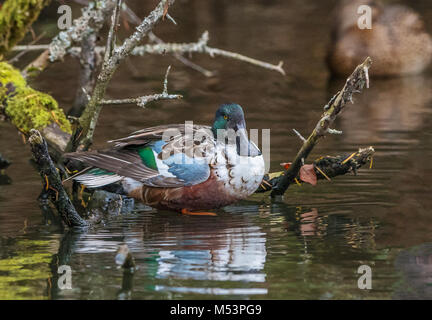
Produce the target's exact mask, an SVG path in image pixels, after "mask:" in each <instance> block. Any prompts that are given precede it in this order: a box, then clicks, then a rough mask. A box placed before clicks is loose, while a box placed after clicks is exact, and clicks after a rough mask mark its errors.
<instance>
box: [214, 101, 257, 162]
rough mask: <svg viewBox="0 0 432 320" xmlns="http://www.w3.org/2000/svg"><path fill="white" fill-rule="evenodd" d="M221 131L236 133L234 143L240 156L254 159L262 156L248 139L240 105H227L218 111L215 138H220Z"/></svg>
mask: <svg viewBox="0 0 432 320" xmlns="http://www.w3.org/2000/svg"><path fill="white" fill-rule="evenodd" d="M219 130H222V131H232V132H234V134H235V137H234V138H235V140H234V139H233V140H232V141H235V143H236V144H237V153H238V154H239V155H242V156H252V157H254V156H258V155H261V152H260V150H259V149H258V148H257V147H256V146H255V144H254V143H252V142H250V141H249V139H248V135H247V132H246V121H245V118H244V112H243V109H242V107H240V106H239V105H238V104H236V103H225V104H222V105H221V106H220V107H219V109H218V110H217V111H216V115H215V119H214V122H213V126H212V131H213V135H214V136H215V138H219V137H218V131H219Z"/></svg>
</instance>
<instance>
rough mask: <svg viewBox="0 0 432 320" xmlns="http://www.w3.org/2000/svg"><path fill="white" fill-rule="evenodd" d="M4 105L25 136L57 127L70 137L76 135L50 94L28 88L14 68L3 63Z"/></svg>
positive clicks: (0, 68)
mask: <svg viewBox="0 0 432 320" xmlns="http://www.w3.org/2000/svg"><path fill="white" fill-rule="evenodd" d="M0 84H1V85H0V101H1V102H2V104H3V106H4V109H5V110H4V111H5V114H6V115H7V116H8V117H9V118H10V120H11V122H12V123H13V124H14V125H15V126H16V127H17V128H18V129H19V130H21V131H22V132H24V133H28V132H29V131H30V129H33V128H34V129H38V130H41V129H43V128H45V127H46V126H48V125H50V124H51V123H57V124H58V125H59V127H60V128H61V129H62V130H63V131H64V132H67V133H72V128H71V124H70V122H69V121H68V120H67V119H66V116H65V114H64V112H63V110H62V109H60V108H59V106H58V104H57V101H56V100H55V99H54V98H53V97H51V96H50V95H48V94H45V93H42V92H39V91H37V90H35V89H33V88H30V87H29V86H27V83H26V81H25V79H24V78H23V77H22V76H21V74H20V73H19V71H18V70H16V69H15V68H13V67H12V66H11V65H9V64H7V63H5V62H0Z"/></svg>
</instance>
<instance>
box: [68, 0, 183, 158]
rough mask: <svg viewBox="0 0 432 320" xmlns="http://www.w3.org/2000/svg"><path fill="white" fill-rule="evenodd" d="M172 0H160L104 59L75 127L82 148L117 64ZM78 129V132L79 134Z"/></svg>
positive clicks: (154, 23)
mask: <svg viewBox="0 0 432 320" xmlns="http://www.w3.org/2000/svg"><path fill="white" fill-rule="evenodd" d="M174 1H175V0H161V1H160V2H159V4H158V5H157V6H156V8H155V9H154V10H153V11H152V12H150V14H149V15H148V16H147V17H145V18H144V20H143V21H142V22H141V24H140V25H139V26H138V27H137V28H136V31H135V32H134V33H133V34H132V35H131V36H130V37H129V38H127V39H126V40H125V41H124V42H123V44H122V45H121V46H120V47H117V48H115V49H114V51H113V54H112V56H111V57H109V59H105V61H104V63H103V66H102V70H101V72H100V74H99V76H98V79H97V81H96V85H95V88H94V90H93V94H92V97H91V99H90V101H89V103H88V105H87V107H86V109H85V110H84V112H83V114H82V115H81V117H80V119H79V123H80V125H79V126H78V127H77V129H76V131H75V134H74V139H75V138H76V137H79V140H80V142H79V145H81V148H82V149H87V148H88V147H89V146H90V144H91V143H92V140H93V133H94V130H95V128H96V123H97V120H98V118H99V113H100V111H101V109H102V106H103V105H102V104H101V101H102V100H103V98H104V96H105V92H106V88H107V87H108V84H109V82H110V81H111V78H112V76H113V75H114V73H115V71H116V70H117V68H118V66H119V65H120V63H121V62H122V61H123V60H124V59H126V58H127V57H128V56H129V55H130V53H131V52H132V50H133V49H134V48H135V47H136V46H137V45H138V44H139V43H140V42H141V41H142V40H143V39H144V37H145V36H146V35H147V33H148V32H149V31H151V30H152V29H153V27H154V26H155V25H156V23H157V22H159V21H160V20H161V18H162V17H163V15H164V12H165V10H166V6H170V5H172V4H173V3H174ZM78 131H79V132H80V133H79V134H78ZM76 145H77V143H76V141H71V143H70V146H76ZM71 151H72V150H71Z"/></svg>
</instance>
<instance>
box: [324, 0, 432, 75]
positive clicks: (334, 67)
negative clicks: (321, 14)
mask: <svg viewBox="0 0 432 320" xmlns="http://www.w3.org/2000/svg"><path fill="white" fill-rule="evenodd" d="M361 5H367V6H369V7H370V8H371V9H372V11H371V14H372V16H371V22H372V25H371V29H367V28H365V29H360V28H359V27H358V25H357V21H358V19H359V18H360V16H361V15H360V14H359V13H357V10H358V8H359V6H361ZM368 56H369V57H371V58H372V60H373V61H374V67H373V69H371V70H370V73H371V75H372V76H378V77H400V76H406V75H414V74H419V73H422V72H423V71H424V70H425V69H426V68H427V67H428V65H429V64H430V62H431V60H432V38H431V36H430V35H429V34H428V33H427V31H426V30H425V26H424V22H423V21H422V19H421V17H420V15H419V14H418V13H417V12H415V11H414V10H412V9H411V8H408V7H406V6H403V5H399V4H382V3H381V2H380V1H377V0H345V1H342V2H341V5H340V6H339V7H338V8H337V10H336V19H335V25H334V28H333V32H332V39H331V44H330V46H329V50H328V54H327V63H328V66H329V68H330V71H331V73H332V74H333V75H335V76H348V75H350V74H351V72H352V71H353V70H354V69H355V67H356V66H357V65H359V64H360V63H361V62H362V61H363V60H364V59H365V58H366V57H368Z"/></svg>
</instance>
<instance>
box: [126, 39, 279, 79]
mask: <svg viewBox="0 0 432 320" xmlns="http://www.w3.org/2000/svg"><path fill="white" fill-rule="evenodd" d="M208 41H209V35H208V31H205V32H204V33H203V34H202V36H201V37H200V39H199V40H198V41H197V42H192V43H158V44H156V45H148V44H147V45H142V46H139V47H136V48H135V49H134V50H133V51H132V53H131V54H132V55H137V56H144V55H145V54H167V53H171V54H184V53H189V54H192V53H206V54H208V55H210V56H211V57H212V58H213V57H215V56H221V57H225V58H231V59H235V60H239V61H243V62H247V63H250V64H252V65H255V66H259V67H262V68H265V69H269V70H274V71H277V72H279V73H281V74H283V75H285V70H284V69H283V68H282V66H283V62H282V61H280V62H279V64H277V65H274V64H271V63H268V62H264V61H260V60H257V59H253V58H250V57H247V56H244V55H241V54H239V53H236V52H231V51H227V50H222V49H218V48H212V47H209V46H208V45H207V43H208Z"/></svg>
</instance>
